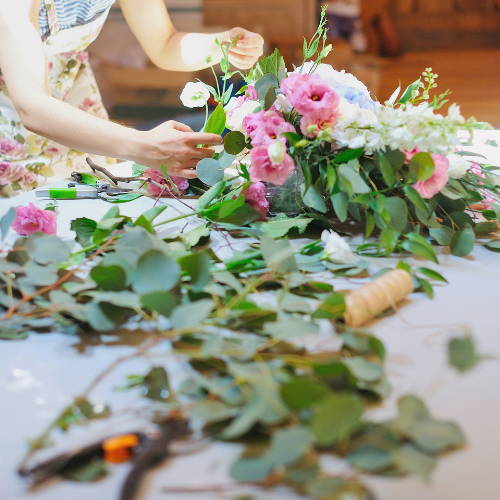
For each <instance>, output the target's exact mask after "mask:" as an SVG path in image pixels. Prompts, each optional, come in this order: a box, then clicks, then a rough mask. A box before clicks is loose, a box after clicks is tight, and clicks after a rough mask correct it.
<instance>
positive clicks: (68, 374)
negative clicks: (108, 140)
mask: <svg viewBox="0 0 500 500" xmlns="http://www.w3.org/2000/svg"><path fill="white" fill-rule="evenodd" d="M488 137H489V138H492V137H494V138H496V140H497V142H498V143H500V132H490V133H487V134H481V140H482V142H484V141H485V140H486V138H488ZM481 151H483V152H486V153H487V154H488V155H489V156H490V158H491V161H492V162H494V163H496V164H497V165H498V166H500V158H498V152H497V151H498V149H496V148H489V147H488V146H481ZM494 155H497V156H496V157H494ZM33 199H34V197H33V194H32V193H25V194H23V195H21V196H19V197H17V198H15V199H11V200H0V215H2V214H3V213H4V212H5V211H6V209H7V208H8V207H9V206H12V205H21V204H26V203H27V202H29V201H32V200H33ZM152 203H153V202H152V200H149V199H145V198H143V199H140V200H137V201H135V202H132V203H128V204H125V205H121V210H122V212H123V213H126V214H127V215H131V216H134V215H138V214H139V213H141V212H142V211H144V210H146V209H147V208H149V207H150V206H151V205H152ZM168 203H169V204H171V205H172V207H171V208H169V209H168V211H166V213H164V214H163V215H162V216H163V217H165V218H170V217H172V216H175V215H177V214H178V211H179V210H180V211H185V210H186V208H185V207H182V206H179V205H177V206H175V205H176V204H175V202H171V201H169V202H168ZM59 206H60V214H59V217H58V223H59V233H60V234H61V235H63V236H64V235H68V236H69V223H70V221H71V220H72V219H74V218H76V217H80V216H90V217H92V218H96V219H97V218H99V217H100V216H102V215H103V214H104V213H105V211H106V210H108V209H109V206H110V205H109V204H106V203H105V202H101V201H85V200H83V201H70V202H60V204H59ZM184 224H185V222H184V221H180V222H179V223H177V228H181V227H182V226H183V225H184ZM174 226H175V225H174ZM169 230H172V231H175V230H176V228H175V227H171V228H169ZM221 244H222V242H221ZM440 261H441V265H440V268H439V269H440V271H441V272H442V273H443V274H444V275H445V276H446V277H447V278H448V279H449V281H450V283H451V284H450V285H449V286H439V287H437V289H436V298H435V299H434V300H433V301H431V300H429V299H427V298H425V297H423V296H421V295H418V296H413V297H412V299H411V301H410V302H409V303H408V305H406V306H405V307H404V308H403V309H402V310H401V311H400V312H399V313H398V314H397V315H395V316H392V317H389V318H386V319H384V320H382V321H380V322H378V323H376V324H374V325H373V326H372V328H371V330H372V331H373V332H374V333H375V334H376V335H378V336H379V337H380V338H381V339H382V340H383V341H384V342H385V343H386V347H387V349H388V359H387V372H388V375H389V379H390V381H391V383H392V386H393V392H392V395H391V397H390V399H389V400H388V401H387V402H386V403H385V404H384V405H383V406H382V407H380V408H379V409H377V410H376V411H375V412H374V415H375V416H376V417H377V418H386V417H389V416H391V415H393V413H394V404H395V401H396V399H397V398H398V397H399V396H401V395H403V394H408V393H415V394H417V395H419V396H421V397H422V398H424V399H425V401H426V402H427V404H428V405H429V407H430V408H431V410H432V411H433V413H434V414H435V415H436V416H437V417H440V418H445V419H450V420H455V421H457V422H458V423H459V424H460V425H461V426H462V428H463V429H464V431H465V433H466V435H467V438H468V445H467V447H466V449H465V450H463V451H459V452H456V453H452V454H450V455H449V456H447V457H445V458H442V459H441V460H440V461H439V465H438V468H437V470H436V471H435V473H434V475H433V478H432V482H431V483H430V484H424V483H422V482H420V481H419V480H417V479H413V478H412V479H405V480H389V479H381V478H367V479H366V480H367V482H368V483H369V484H370V485H371V486H373V489H374V491H375V492H376V493H377V495H378V496H377V498H379V499H380V500H403V499H404V500H471V499H477V500H497V499H498V498H500V493H499V491H500V477H499V474H498V471H499V466H500V450H499V449H500V390H499V387H500V361H486V362H483V363H482V364H480V365H479V366H478V367H477V368H475V369H474V370H473V371H472V372H470V373H468V374H466V375H458V374H457V373H456V372H454V371H453V370H452V369H450V368H449V367H448V366H447V360H446V344H447V340H448V339H449V338H450V337H453V336H457V335H462V334H463V329H464V328H470V329H471V330H472V331H473V334H474V338H475V340H476V343H477V345H478V347H479V350H480V351H481V352H482V353H484V354H488V355H490V356H497V357H500V311H499V308H498V301H499V299H500V256H499V255H498V254H495V253H491V252H488V251H487V250H486V249H484V248H480V247H478V248H476V249H475V250H474V252H473V254H472V255H471V256H470V257H468V258H465V259H461V258H457V257H453V256H450V255H444V254H443V255H441V256H440ZM108 340H109V342H111V343H112V342H113V339H108ZM79 345H80V350H82V348H81V343H80V341H79V339H78V338H72V337H68V336H62V335H57V334H51V335H33V336H32V337H30V338H29V339H28V340H26V341H24V342H1V345H0V397H1V402H2V405H1V411H0V426H1V429H2V441H1V444H2V453H1V454H0V498H2V499H4V498H5V499H13V498H23V499H31V500H69V499H72V500H87V499H88V498H96V499H99V500H100V499H103V500H112V499H113V498H116V495H117V491H118V487H119V484H120V483H121V481H122V479H123V477H124V474H125V473H126V471H127V465H125V466H118V467H116V468H115V469H114V471H113V473H112V474H111V475H110V476H109V477H108V478H106V479H105V480H103V481H101V482H99V483H95V484H74V483H69V482H56V483H53V484H51V485H49V486H48V487H45V488H43V489H40V490H38V491H36V492H26V490H25V489H24V485H23V483H22V482H21V481H20V480H19V479H18V478H17V477H16V475H15V472H14V467H15V465H16V464H17V463H18V461H19V459H20V458H21V456H22V454H23V451H24V444H25V442H26V441H27V440H28V439H29V438H32V437H33V436H35V435H37V434H38V433H40V431H41V430H42V429H43V428H44V427H45V426H46V425H47V423H49V422H50V421H51V420H52V419H53V418H54V417H55V416H56V415H57V414H58V413H59V412H60V411H61V409H62V408H63V407H64V406H65V405H66V404H67V403H68V402H69V401H70V400H71V399H72V397H73V396H75V395H77V394H79V393H80V392H81V391H82V389H83V388H84V387H85V385H86V384H87V383H88V381H89V378H90V377H92V374H95V373H98V372H99V371H100V370H101V369H103V368H104V367H105V366H107V365H108V364H109V363H110V362H111V361H112V360H113V359H115V358H116V357H118V356H120V355H123V354H126V353H128V352H130V351H131V349H132V348H131V347H130V346H127V345H114V346H111V345H108V346H103V345H97V346H88V347H86V348H85V349H84V351H83V352H82V353H79V352H78V349H77V348H78V346H79ZM145 366H147V365H145V364H144V362H143V361H134V362H131V363H128V364H126V365H124V366H123V367H121V368H119V369H118V370H117V371H116V372H114V373H113V375H112V376H111V377H110V378H109V379H108V380H107V381H106V382H105V383H103V384H102V385H101V386H100V387H99V388H98V390H97V391H96V392H95V393H94V396H93V398H92V400H93V401H94V402H99V401H104V402H107V401H111V402H112V403H113V405H114V404H115V403H116V404H118V405H122V406H126V405H127V403H128V402H129V401H135V400H136V398H135V396H134V394H133V393H116V392H113V393H112V394H111V391H112V388H113V387H115V386H117V385H120V384H122V383H123V380H124V377H125V375H127V374H130V373H137V372H139V373H141V372H144V370H145ZM138 420H140V419H138V418H137V416H124V417H123V418H122V419H121V420H119V421H118V423H116V422H115V423H114V424H113V425H112V426H110V424H108V423H105V422H97V423H96V424H93V425H92V429H93V430H92V432H91V431H90V430H89V428H88V427H83V428H75V431H74V432H72V433H71V435H70V436H68V440H67V441H66V444H67V442H68V441H71V442H80V443H86V442H88V441H89V439H92V437H94V435H95V436H101V435H106V434H109V433H113V432H116V431H117V429H118V428H120V429H121V430H130V429H131V428H134V425H137V421H138ZM121 426H122V427H121ZM131 426H132V427H131ZM238 453H239V451H238V448H237V447H235V446H232V445H222V444H218V445H210V446H208V447H206V448H204V449H202V451H200V452H197V453H193V454H189V455H184V456H181V457H178V458H176V459H175V460H174V461H172V462H170V463H168V464H166V465H165V466H163V468H162V469H161V470H157V471H156V473H154V474H152V475H151V476H150V479H149V482H148V484H146V485H145V487H144V493H143V496H142V498H144V499H145V500H215V499H221V498H234V497H236V496H237V495H238V494H242V493H245V492H247V493H251V492H252V490H251V489H250V488H246V487H237V489H236V490H234V489H233V490H231V491H229V490H228V491H229V493H228V494H227V496H224V495H221V494H220V493H219V494H211V493H195V494H182V495H180V494H166V493H165V492H163V491H162V489H163V488H164V487H165V486H170V487H172V486H192V487H196V486H206V485H219V484H230V482H229V479H228V477H227V469H228V467H229V464H230V463H231V462H232V461H233V460H234V459H235V457H236V456H237V455H238ZM254 494H255V497H256V498H258V499H259V500H271V499H272V500H293V499H295V498H298V497H296V496H295V495H293V494H292V493H291V492H290V491H289V490H287V489H279V490H271V491H257V493H255V490H254Z"/></svg>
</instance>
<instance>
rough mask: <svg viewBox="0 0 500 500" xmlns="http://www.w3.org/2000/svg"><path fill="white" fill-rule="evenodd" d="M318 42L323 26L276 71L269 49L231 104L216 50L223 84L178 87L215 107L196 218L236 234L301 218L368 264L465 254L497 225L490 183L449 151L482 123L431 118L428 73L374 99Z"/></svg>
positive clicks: (496, 182) (191, 99)
mask: <svg viewBox="0 0 500 500" xmlns="http://www.w3.org/2000/svg"><path fill="white" fill-rule="evenodd" d="M326 42H327V30H326V27H325V19H324V17H323V18H322V20H321V23H320V26H319V28H318V30H317V32H316V33H315V35H314V36H313V38H312V39H311V40H310V41H309V42H308V41H304V48H303V51H304V62H303V64H302V65H301V66H299V67H295V68H294V69H293V70H292V71H288V70H287V68H286V66H285V62H284V59H283V57H282V56H281V55H280V53H279V52H278V51H275V52H274V53H273V54H271V55H270V56H268V57H265V58H263V59H261V60H260V62H259V63H258V64H257V66H256V67H255V68H253V69H252V70H251V71H250V73H249V74H246V75H241V76H242V77H243V78H244V80H245V86H244V87H243V89H242V90H241V91H240V94H239V95H236V96H233V89H232V85H228V82H229V80H230V78H231V77H232V76H233V75H234V73H232V72H230V71H229V63H228V60H227V56H226V54H227V47H224V46H222V45H221V48H222V50H223V53H224V54H225V55H224V57H223V60H222V63H221V67H222V70H223V73H224V76H223V79H222V81H223V85H222V86H221V85H218V87H217V88H215V87H211V86H208V85H206V84H204V83H203V82H197V83H192V82H191V83H190V84H188V86H187V87H186V89H185V91H184V93H183V102H184V103H185V104H187V105H189V106H197V105H203V104H206V102H207V99H208V97H209V96H210V94H211V95H212V96H213V97H214V98H215V100H216V101H217V102H218V105H217V107H216V108H215V110H214V111H213V113H212V114H211V115H210V116H208V113H207V121H206V125H205V131H209V132H215V133H223V132H224V131H226V135H225V147H224V152H223V153H221V154H217V155H216V156H215V157H214V158H213V159H206V160H202V161H201V162H200V163H199V165H198V168H197V171H198V176H199V179H200V180H201V181H202V182H203V183H204V184H206V185H208V186H212V187H211V189H210V190H209V191H208V192H207V193H206V194H205V195H204V196H203V197H202V200H201V214H202V215H204V216H205V217H207V218H209V219H212V220H216V221H217V222H222V223H224V222H226V223H229V224H238V225H245V224H249V223H252V221H255V220H258V219H265V218H267V217H269V215H272V216H273V219H275V218H279V219H284V218H291V217H302V216H304V215H305V216H307V217H308V218H311V219H313V220H316V221H318V222H319V223H321V224H322V225H323V226H325V227H329V228H334V229H337V230H341V231H342V232H344V233H346V234H355V233H359V232H360V231H361V232H363V234H364V236H365V238H366V243H365V244H363V245H361V246H360V247H358V253H361V254H368V255H374V256H383V255H390V254H392V253H393V252H395V251H396V252H399V251H407V252H408V251H409V252H410V253H413V254H416V255H419V256H422V257H426V258H431V259H433V260H436V256H435V251H434V249H433V243H435V244H438V245H442V246H447V247H450V248H451V251H452V252H453V254H455V255H458V256H464V255H467V254H469V253H470V252H471V251H472V248H473V245H474V242H475V240H476V236H477V235H480V236H481V235H487V234H489V233H492V232H495V231H497V229H498V227H497V221H498V220H500V205H499V204H498V203H497V202H498V197H499V195H500V187H499V186H500V177H499V176H498V175H497V174H496V173H495V169H494V167H492V166H489V165H487V164H478V163H473V162H472V161H470V160H469V159H468V157H467V155H468V154H470V153H466V152H463V151H461V149H460V148H461V146H462V145H463V144H464V142H466V141H467V140H470V139H471V138H472V134H473V131H474V129H477V128H488V127H489V126H488V125H487V124H485V123H479V122H476V121H475V120H474V119H468V120H466V119H465V118H464V117H463V116H462V115H461V113H460V109H459V107H458V106H457V105H456V104H451V105H450V106H449V108H448V111H447V113H446V114H442V113H441V112H440V111H441V110H442V108H443V107H444V106H445V105H446V104H447V103H448V101H449V99H448V97H449V94H450V92H449V91H446V92H444V93H442V94H437V95H436V94H435V90H436V87H437V83H436V81H437V78H438V75H437V74H435V73H434V72H433V71H432V69H431V68H427V69H426V70H425V71H424V72H423V74H422V75H421V77H420V78H418V79H417V80H416V81H415V82H414V83H412V84H411V85H410V86H409V87H408V88H407V89H406V90H404V91H403V92H402V91H401V88H398V89H397V90H396V91H395V92H394V93H393V95H392V96H391V97H390V99H389V100H388V101H386V102H385V103H381V102H377V101H376V100H374V99H373V98H372V96H371V95H370V92H369V90H368V89H367V87H366V86H365V85H364V84H363V83H362V82H360V81H359V80H358V79H357V78H356V77H354V76H353V75H352V74H349V73H346V72H345V71H337V70H336V69H334V68H333V67H332V66H330V65H327V64H323V60H324V59H325V57H326V56H327V55H328V54H329V53H330V51H331V50H332V47H331V45H327V43H326ZM207 109H208V108H207ZM487 245H489V246H490V247H491V249H498V244H497V242H489V243H487Z"/></svg>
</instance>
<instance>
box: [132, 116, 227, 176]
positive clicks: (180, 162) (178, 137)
mask: <svg viewBox="0 0 500 500" xmlns="http://www.w3.org/2000/svg"><path fill="white" fill-rule="evenodd" d="M140 134H141V140H140V147H139V154H138V155H136V157H135V158H134V160H135V161H137V162H138V163H140V164H141V165H145V166H147V167H152V168H157V169H159V168H160V167H161V166H165V167H166V169H167V171H168V173H169V175H174V176H177V177H184V178H186V179H194V178H196V165H197V164H198V162H199V161H200V160H202V159H203V158H211V157H212V156H213V154H214V150H213V149H211V148H210V147H208V146H217V145H219V144H222V138H221V137H220V136H219V135H215V134H206V133H202V132H199V133H198V132H193V130H192V129H191V128H190V127H188V126H187V125H184V124H183V123H179V122H176V121H168V122H165V123H162V124H161V125H159V126H158V127H156V128H154V129H152V130H149V131H148V132H140ZM200 145H202V146H200Z"/></svg>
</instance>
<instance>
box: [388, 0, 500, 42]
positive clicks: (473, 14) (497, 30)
mask: <svg viewBox="0 0 500 500" xmlns="http://www.w3.org/2000/svg"><path fill="white" fill-rule="evenodd" d="M391 1H392V5H391V11H392V18H393V20H394V22H395V24H396V27H397V29H398V32H399V34H400V36H401V39H402V41H403V45H404V47H405V48H406V49H409V50H413V49H417V50H418V49H437V48H447V49H449V48H457V49H461V48H479V47H500V0H391Z"/></svg>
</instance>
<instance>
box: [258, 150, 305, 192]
mask: <svg viewBox="0 0 500 500" xmlns="http://www.w3.org/2000/svg"><path fill="white" fill-rule="evenodd" d="M250 158H251V167H250V176H251V178H252V181H254V182H259V181H264V182H270V183H271V184H275V185H277V186H282V185H283V184H285V182H286V180H287V179H288V177H289V175H290V174H291V173H292V172H293V170H294V169H295V162H294V161H293V158H292V157H291V156H290V155H289V154H288V153H284V154H283V159H282V161H281V162H280V163H273V161H272V159H271V156H270V154H269V148H268V147H267V146H257V147H255V148H253V149H252V152H251V154H250Z"/></svg>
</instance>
